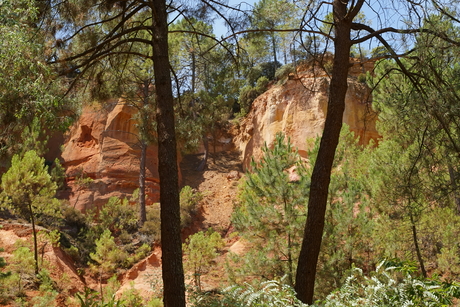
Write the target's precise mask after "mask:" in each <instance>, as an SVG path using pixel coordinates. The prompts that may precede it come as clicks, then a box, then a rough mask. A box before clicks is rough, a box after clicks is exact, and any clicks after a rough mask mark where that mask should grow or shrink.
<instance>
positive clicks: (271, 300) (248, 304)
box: [190, 280, 307, 307]
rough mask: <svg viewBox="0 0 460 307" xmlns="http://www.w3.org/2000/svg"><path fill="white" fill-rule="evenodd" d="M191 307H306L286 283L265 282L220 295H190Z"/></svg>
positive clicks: (232, 288)
mask: <svg viewBox="0 0 460 307" xmlns="http://www.w3.org/2000/svg"><path fill="white" fill-rule="evenodd" d="M190 301H191V305H192V306H193V307H224V306H233V307H307V305H305V304H303V303H302V302H300V301H299V300H298V299H297V298H296V296H295V292H294V289H292V287H290V286H288V285H287V284H286V282H278V281H275V280H270V281H265V282H263V283H261V284H260V285H259V286H258V287H254V286H252V285H250V284H247V283H245V284H244V285H235V286H231V287H228V288H226V289H225V290H224V291H222V292H220V293H210V292H208V293H192V294H191V299H190Z"/></svg>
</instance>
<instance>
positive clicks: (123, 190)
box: [62, 100, 160, 211]
mask: <svg viewBox="0 0 460 307" xmlns="http://www.w3.org/2000/svg"><path fill="white" fill-rule="evenodd" d="M136 113H137V109H136V108H135V107H133V106H130V105H128V104H126V103H125V102H124V101H123V100H118V101H117V100H114V101H109V102H107V103H105V105H104V107H85V108H84V109H83V111H82V114H81V116H80V118H79V120H78V121H77V122H76V123H75V124H74V125H73V127H72V128H71V129H70V131H69V133H68V135H67V141H66V142H65V143H64V145H63V152H62V160H63V166H64V167H65V169H66V178H67V179H66V180H67V185H68V190H67V194H68V195H64V196H63V197H65V198H68V199H69V202H70V205H71V206H73V207H75V208H77V209H79V210H81V211H85V210H87V209H90V208H92V207H94V206H96V207H100V206H102V205H103V204H105V203H106V202H107V200H108V199H109V198H110V197H113V196H115V197H121V198H123V197H130V196H131V195H132V193H133V191H134V190H135V189H137V188H138V187H139V157H140V147H139V143H138V130H137V126H136V120H135V117H136ZM146 168H147V170H146V187H147V188H146V194H147V204H149V203H153V202H157V201H158V199H159V188H160V187H159V178H158V159H157V147H156V146H154V145H151V146H149V147H148V149H147V166H146Z"/></svg>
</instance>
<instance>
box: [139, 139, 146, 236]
mask: <svg viewBox="0 0 460 307" xmlns="http://www.w3.org/2000/svg"><path fill="white" fill-rule="evenodd" d="M140 145H141V157H140V165H139V226H140V227H142V226H143V225H144V223H145V221H146V220H147V212H146V209H145V164H146V162H147V144H146V142H145V141H144V140H142V139H141V140H140Z"/></svg>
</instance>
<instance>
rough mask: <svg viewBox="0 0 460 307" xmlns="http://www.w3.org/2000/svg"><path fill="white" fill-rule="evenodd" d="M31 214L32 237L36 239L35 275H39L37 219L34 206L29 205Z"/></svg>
mask: <svg viewBox="0 0 460 307" xmlns="http://www.w3.org/2000/svg"><path fill="white" fill-rule="evenodd" d="M28 207H29V212H30V221H31V222H32V235H33V239H34V262H35V265H34V269H35V275H36V276H37V275H38V272H39V270H38V243H37V232H36V231H35V217H34V211H33V210H32V204H30V203H29V205H28Z"/></svg>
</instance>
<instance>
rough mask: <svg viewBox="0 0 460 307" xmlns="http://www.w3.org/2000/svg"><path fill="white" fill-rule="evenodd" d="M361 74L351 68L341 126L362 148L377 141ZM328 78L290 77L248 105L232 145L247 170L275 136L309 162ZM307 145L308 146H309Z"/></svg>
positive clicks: (317, 74) (312, 73)
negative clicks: (287, 139) (284, 138)
mask: <svg viewBox="0 0 460 307" xmlns="http://www.w3.org/2000/svg"><path fill="white" fill-rule="evenodd" d="M362 69H369V67H365V68H362V67H358V65H356V67H354V68H353V69H351V70H350V71H351V74H350V78H349V80H348V91H347V95H346V99H345V113H344V115H343V122H344V123H346V124H347V125H348V126H349V127H350V130H352V131H353V132H355V135H356V136H357V137H360V143H362V144H367V143H368V142H369V141H370V139H377V138H378V137H379V135H378V132H377V130H376V127H375V121H376V117H377V116H376V114H375V113H374V112H373V111H372V108H371V102H370V91H369V89H368V87H367V86H366V85H365V84H364V83H360V82H358V81H357V76H358V75H359V74H360V73H362ZM329 81H330V78H329V76H328V75H327V74H326V73H325V72H324V71H319V70H318V69H315V70H312V69H304V70H302V71H297V73H296V74H291V75H290V76H289V78H288V79H287V80H285V81H284V83H283V84H275V85H272V86H271V87H270V88H269V89H268V90H267V91H266V92H265V93H263V94H262V95H260V96H259V97H258V98H257V99H256V100H254V102H253V104H252V108H251V111H250V112H249V114H248V116H246V118H245V119H244V120H243V121H242V122H241V123H240V127H239V132H238V135H237V136H236V137H235V139H234V141H235V143H236V145H237V147H238V148H239V149H240V151H241V153H242V157H243V167H244V168H245V169H247V168H248V167H249V165H250V162H251V159H252V158H254V159H255V160H259V159H260V158H261V156H262V147H263V146H264V143H267V145H268V146H271V145H272V144H273V141H274V140H275V136H276V134H277V133H278V132H283V133H284V134H285V135H286V136H288V137H290V139H291V143H292V144H293V146H294V147H297V149H298V151H299V153H300V155H301V156H302V157H306V156H307V151H308V150H309V149H310V148H309V146H311V144H312V142H308V140H309V139H313V138H316V137H317V136H320V135H321V134H322V131H323V127H324V121H325V118H326V112H327V99H328V91H329ZM309 144H310V145H309Z"/></svg>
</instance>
